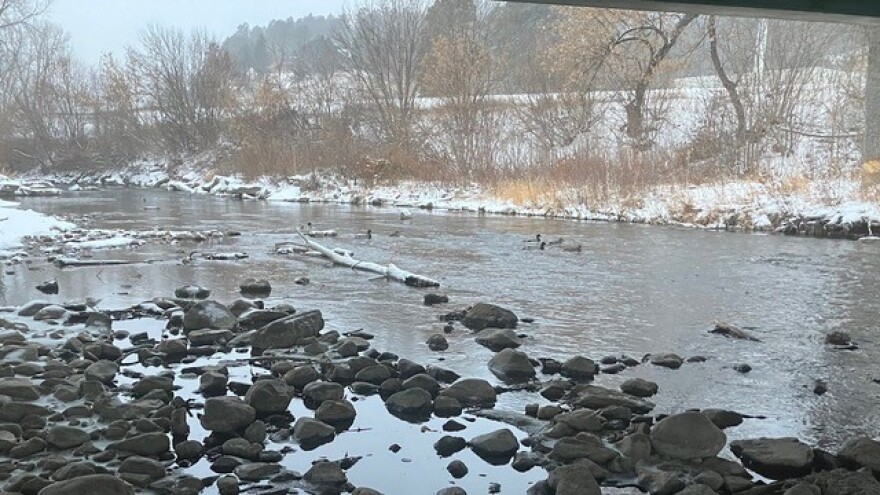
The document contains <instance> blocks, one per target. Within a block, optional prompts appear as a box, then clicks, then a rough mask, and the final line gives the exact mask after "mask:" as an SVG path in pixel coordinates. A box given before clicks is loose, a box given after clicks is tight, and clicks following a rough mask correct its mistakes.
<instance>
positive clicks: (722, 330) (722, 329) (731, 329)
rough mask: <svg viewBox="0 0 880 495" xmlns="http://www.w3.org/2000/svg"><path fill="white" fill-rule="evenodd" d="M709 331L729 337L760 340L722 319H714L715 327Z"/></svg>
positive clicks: (752, 340)
mask: <svg viewBox="0 0 880 495" xmlns="http://www.w3.org/2000/svg"><path fill="white" fill-rule="evenodd" d="M709 333H717V334H719V335H723V336H725V337H728V338H731V339H739V340H749V341H751V342H760V341H761V339H759V338H757V337H754V336H752V335H751V334H749V333H748V332H746V331H745V330H743V329H742V328H739V327H738V326H736V325H731V324H730V323H724V322H723V321H716V322H715V328H713V329H712V330H709Z"/></svg>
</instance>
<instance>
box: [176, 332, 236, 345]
mask: <svg viewBox="0 0 880 495" xmlns="http://www.w3.org/2000/svg"><path fill="white" fill-rule="evenodd" d="M234 336H235V334H234V333H232V331H231V330H212V329H204V330H193V331H192V332H190V333H188V334H187V336H186V338H187V339H189V342H190V344H192V345H196V346H198V345H217V344H223V343H226V342H229V341H230V340H232V338H233V337H234Z"/></svg>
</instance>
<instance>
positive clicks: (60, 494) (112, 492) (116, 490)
mask: <svg viewBox="0 0 880 495" xmlns="http://www.w3.org/2000/svg"><path fill="white" fill-rule="evenodd" d="M38 495H134V488H132V486H131V485H129V484H128V483H126V482H124V481H122V480H121V479H119V478H118V477H116V476H113V475H111V474H91V475H87V476H80V477H78V478H73V479H70V480H65V481H58V482H55V483H52V484H51V485H49V486H47V487H46V488H43V489H42V490H40V492H39V494H38Z"/></svg>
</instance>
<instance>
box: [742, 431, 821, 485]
mask: <svg viewBox="0 0 880 495" xmlns="http://www.w3.org/2000/svg"><path fill="white" fill-rule="evenodd" d="M730 450H731V452H733V454H734V455H735V456H737V457H738V458H740V460H742V462H743V466H745V467H746V468H748V469H751V470H752V471H754V472H756V473H758V474H760V475H761V476H766V477H767V478H771V479H776V480H781V479H788V478H796V477H799V476H805V475H807V474H809V473H810V472H811V471H812V470H813V449H812V448H811V447H810V446H809V445H807V444H805V443H802V442H800V441H799V440H798V439H797V438H756V439H749V440H737V441H734V442H731V443H730Z"/></svg>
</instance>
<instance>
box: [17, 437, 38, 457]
mask: <svg viewBox="0 0 880 495" xmlns="http://www.w3.org/2000/svg"><path fill="white" fill-rule="evenodd" d="M44 450H46V441H45V440H43V439H42V438H40V437H33V438H29V439H27V440H25V441H23V442H21V443H19V444H18V445H16V446H15V447H12V448H11V449H9V457H12V458H13V459H23V458H25V457H30V456H32V455H34V454H36V453H37V452H42V451H44Z"/></svg>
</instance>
